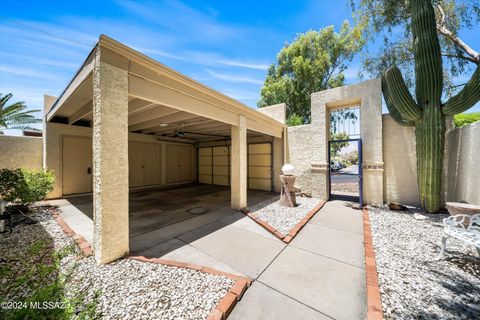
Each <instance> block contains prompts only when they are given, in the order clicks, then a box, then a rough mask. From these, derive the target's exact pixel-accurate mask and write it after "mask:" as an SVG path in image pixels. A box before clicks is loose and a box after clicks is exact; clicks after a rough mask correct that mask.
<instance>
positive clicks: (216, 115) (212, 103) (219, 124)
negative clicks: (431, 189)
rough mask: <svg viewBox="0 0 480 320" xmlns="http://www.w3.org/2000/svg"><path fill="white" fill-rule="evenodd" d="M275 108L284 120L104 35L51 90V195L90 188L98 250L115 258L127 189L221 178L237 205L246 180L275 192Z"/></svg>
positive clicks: (124, 233)
mask: <svg viewBox="0 0 480 320" xmlns="http://www.w3.org/2000/svg"><path fill="white" fill-rule="evenodd" d="M274 109H275V110H273V109H271V108H266V109H265V113H269V114H271V115H273V116H274V117H275V118H276V119H277V120H278V121H277V120H275V119H274V118H273V117H271V116H268V115H265V114H263V113H261V112H258V111H256V110H253V109H251V108H249V107H247V106H245V105H243V104H242V103H240V102H238V101H236V100H234V99H231V98H229V97H227V96H225V95H223V94H221V93H219V92H217V91H215V90H213V89H211V88H208V87H206V86H205V85H202V84H200V83H198V82H196V81H194V80H192V79H190V78H188V77H186V76H184V75H182V74H180V73H178V72H176V71H174V70H172V69H170V68H168V67H166V66H164V65H162V64H160V63H158V62H157V61H154V60H152V59H150V58H148V57H147V56H145V55H143V54H141V53H139V52H137V51H135V50H133V49H131V48H129V47H127V46H125V45H123V44H121V43H119V42H117V41H115V40H113V39H110V38H108V37H106V36H103V35H102V36H100V39H99V41H98V43H97V44H96V46H95V48H94V49H93V50H92V51H91V53H90V54H89V56H88V58H87V59H86V61H85V62H84V64H83V65H82V66H81V68H80V69H79V71H78V72H77V74H76V75H75V77H74V78H73V79H72V81H71V82H70V83H69V84H68V86H67V87H66V89H65V90H64V91H63V92H62V94H61V95H60V96H59V97H58V98H55V97H49V96H46V97H45V123H44V131H45V138H44V148H45V150H44V151H45V152H44V166H46V167H48V168H50V169H52V170H54V171H55V173H56V180H55V186H54V190H53V192H52V193H51V194H50V195H49V197H50V198H62V197H64V196H67V195H72V194H85V193H86V194H88V193H91V194H92V195H93V202H92V208H93V229H94V232H93V247H94V252H95V257H96V259H97V261H98V262H99V263H107V262H110V261H113V260H115V259H117V258H119V257H122V256H124V255H125V254H127V253H128V252H129V190H131V189H137V188H139V189H140V188H152V190H153V189H158V188H162V189H168V188H172V187H177V188H178V187H179V186H182V185H192V184H197V183H202V184H212V185H219V186H225V187H229V189H230V206H231V208H233V209H240V208H243V207H245V206H246V205H247V189H248V188H251V189H257V190H264V191H278V190H279V185H278V182H277V179H275V178H274V177H276V176H278V174H279V173H280V168H281V166H282V164H283V162H284V158H283V157H284V152H283V149H284V148H283V136H284V131H285V125H284V124H283V123H282V122H283V121H284V118H285V106H284V105H283V106H275V108H274ZM272 111H275V112H272ZM146 190H148V189H146ZM180 190H181V189H180Z"/></svg>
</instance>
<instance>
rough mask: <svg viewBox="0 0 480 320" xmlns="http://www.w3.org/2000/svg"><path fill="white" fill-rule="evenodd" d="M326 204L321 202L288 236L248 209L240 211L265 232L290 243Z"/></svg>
mask: <svg viewBox="0 0 480 320" xmlns="http://www.w3.org/2000/svg"><path fill="white" fill-rule="evenodd" d="M324 204H325V201H324V200H321V201H320V203H319V204H317V205H316V206H315V207H314V208H313V209H312V210H310V211H309V212H308V213H307V214H306V215H305V217H303V218H302V219H301V220H300V221H299V222H298V223H297V224H296V225H295V226H294V227H293V228H292V229H291V230H290V232H289V233H288V234H287V235H284V234H283V233H281V232H280V231H278V230H277V229H275V228H274V227H272V226H271V225H269V224H268V223H266V222H265V221H263V220H260V219H258V218H257V217H255V216H254V215H253V213H251V212H250V211H249V210H248V209H247V208H243V209H241V210H240V211H241V212H243V213H244V214H245V215H247V216H248V217H249V218H250V219H252V220H253V221H255V222H256V223H258V224H259V225H261V226H262V227H263V228H264V229H265V230H267V231H268V232H270V233H271V234H273V235H274V236H275V237H277V238H278V239H280V240H282V241H283V242H285V243H290V241H292V240H293V238H295V236H296V235H297V233H298V232H299V231H300V230H302V228H303V227H304V226H305V225H306V224H307V222H308V221H309V220H310V219H312V218H313V216H314V215H315V214H316V213H317V212H318V211H319V210H320V209H321V208H322V207H323V205H324Z"/></svg>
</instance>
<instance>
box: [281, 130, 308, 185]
mask: <svg viewBox="0 0 480 320" xmlns="http://www.w3.org/2000/svg"><path fill="white" fill-rule="evenodd" d="M287 137H288V155H287V162H289V163H291V164H293V166H294V167H295V172H294V174H295V175H296V176H297V178H296V180H295V185H296V186H298V187H299V188H300V189H301V190H302V192H306V193H308V194H311V193H312V185H311V183H312V175H311V164H312V125H310V124H307V125H303V126H295V127H288V129H287Z"/></svg>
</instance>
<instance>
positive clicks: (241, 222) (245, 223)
mask: <svg viewBox="0 0 480 320" xmlns="http://www.w3.org/2000/svg"><path fill="white" fill-rule="evenodd" d="M220 221H221V222H222V223H224V224H225V225H231V226H233V227H237V228H240V229H243V230H246V231H250V232H253V233H256V234H258V235H260V236H262V237H265V238H268V239H272V240H277V239H278V238H277V237H275V236H274V235H272V234H271V233H270V232H268V231H267V230H265V229H264V228H263V227H261V226H260V225H259V224H258V223H256V222H255V221H253V220H252V219H250V218H249V217H247V216H245V214H243V213H241V212H237V213H235V214H234V215H231V216H229V217H226V218H223V219H221V220H220Z"/></svg>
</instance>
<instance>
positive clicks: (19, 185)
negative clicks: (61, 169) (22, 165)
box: [0, 169, 54, 209]
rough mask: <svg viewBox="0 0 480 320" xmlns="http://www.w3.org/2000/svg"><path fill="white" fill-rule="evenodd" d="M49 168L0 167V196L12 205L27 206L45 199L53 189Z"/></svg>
mask: <svg viewBox="0 0 480 320" xmlns="http://www.w3.org/2000/svg"><path fill="white" fill-rule="evenodd" d="M53 181H54V175H53V172H52V171H51V170H46V169H41V170H34V169H1V170H0V198H1V199H2V200H4V201H6V202H9V203H10V204H12V205H19V206H23V207H25V208H26V209H28V206H30V205H31V204H33V203H34V202H36V201H40V200H43V199H45V197H46V195H47V194H48V193H49V192H50V191H52V190H53Z"/></svg>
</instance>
